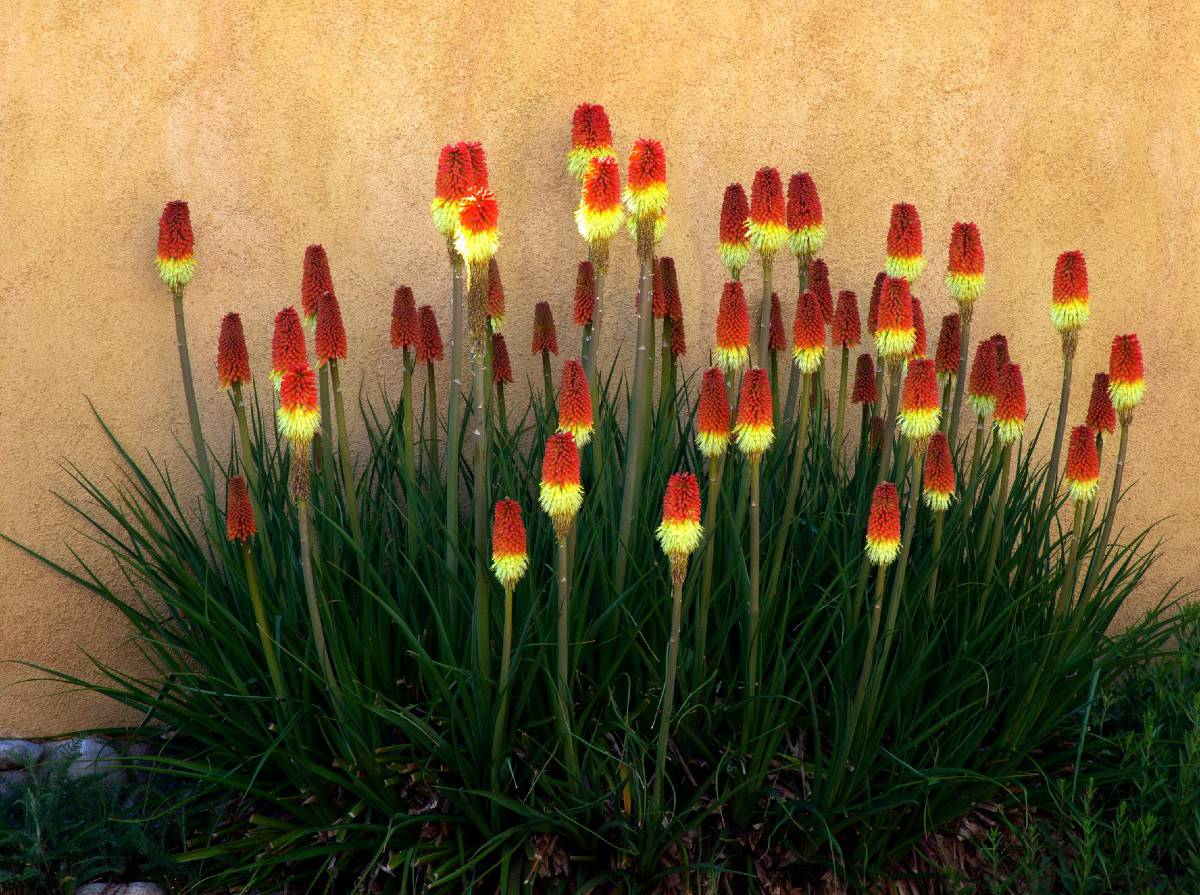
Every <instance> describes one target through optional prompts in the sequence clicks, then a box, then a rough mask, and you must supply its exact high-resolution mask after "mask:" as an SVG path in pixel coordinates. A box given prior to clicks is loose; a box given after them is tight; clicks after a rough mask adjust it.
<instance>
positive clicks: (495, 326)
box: [487, 257, 504, 333]
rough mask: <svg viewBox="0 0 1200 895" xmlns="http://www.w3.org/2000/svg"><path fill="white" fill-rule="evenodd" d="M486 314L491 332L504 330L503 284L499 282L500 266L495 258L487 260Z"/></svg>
mask: <svg viewBox="0 0 1200 895" xmlns="http://www.w3.org/2000/svg"><path fill="white" fill-rule="evenodd" d="M487 314H488V322H489V323H490V324H491V326H492V332H494V333H498V332H500V330H502V329H503V328H504V283H503V282H501V280H500V265H499V264H497V263H496V259H495V257H492V258H490V259H488V296H487Z"/></svg>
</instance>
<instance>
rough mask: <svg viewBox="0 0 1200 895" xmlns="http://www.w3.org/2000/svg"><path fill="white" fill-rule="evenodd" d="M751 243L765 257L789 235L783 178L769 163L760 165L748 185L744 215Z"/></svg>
mask: <svg viewBox="0 0 1200 895" xmlns="http://www.w3.org/2000/svg"><path fill="white" fill-rule="evenodd" d="M746 235H747V236H748V237H749V238H750V245H752V246H754V248H755V250H756V251H757V252H758V253H759V254H760V255H762V256H763V258H764V259H765V260H768V261H769V260H770V259H771V258H772V257H774V255H775V253H776V252H778V251H779V250H780V249H781V248H783V245H784V243H785V242H787V239H788V226H787V206H786V204H785V200H784V196H783V181H782V180H780V178H779V172H778V171H777V170H776V169H775V168H772V167H769V166H765V167H762V168H759V169H758V171H757V172H756V173H755V175H754V183H753V184H752V185H751V187H750V214H749V215H748V216H747V217H746Z"/></svg>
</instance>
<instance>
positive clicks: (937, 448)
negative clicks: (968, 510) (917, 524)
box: [925, 432, 954, 513]
mask: <svg viewBox="0 0 1200 895" xmlns="http://www.w3.org/2000/svg"><path fill="white" fill-rule="evenodd" d="M953 498H954V458H953V457H951V455H950V442H949V440H948V439H947V438H946V433H945V432H934V433H933V436H932V437H931V438H930V439H929V447H928V449H927V450H926V451H925V506H927V507H929V509H931V510H933V511H934V512H935V513H944V512H945V511H946V510H947V509H948V508H949V507H950V501H951V500H952V499H953Z"/></svg>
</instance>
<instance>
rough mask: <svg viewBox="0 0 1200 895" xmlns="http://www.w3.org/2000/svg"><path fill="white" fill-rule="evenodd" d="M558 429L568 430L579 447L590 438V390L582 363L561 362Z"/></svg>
mask: <svg viewBox="0 0 1200 895" xmlns="http://www.w3.org/2000/svg"><path fill="white" fill-rule="evenodd" d="M558 431H559V432H570V433H571V435H573V436H574V437H575V444H577V445H578V446H579V447H583V446H584V445H586V444H587V443H588V442H589V441H590V440H591V438H592V392H591V389H590V388H589V387H588V381H587V374H586V373H585V372H584V370H583V364H581V363H580V362H579V361H577V360H574V359H572V360H569V361H567V362H566V363H565V364H563V371H562V387H561V388H560V389H559V390H558Z"/></svg>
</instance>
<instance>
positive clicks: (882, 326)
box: [875, 277, 917, 360]
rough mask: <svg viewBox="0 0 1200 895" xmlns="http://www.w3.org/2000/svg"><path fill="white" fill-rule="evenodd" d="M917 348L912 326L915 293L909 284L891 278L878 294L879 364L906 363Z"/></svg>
mask: <svg viewBox="0 0 1200 895" xmlns="http://www.w3.org/2000/svg"><path fill="white" fill-rule="evenodd" d="M916 344H917V328H916V324H915V323H914V322H913V300H912V292H911V291H910V290H909V286H908V280H906V279H903V278H900V277H888V278H887V279H885V280H884V281H883V288H882V289H880V291H879V314H878V316H877V318H876V321H875V350H876V353H878V355H879V358H880V360H884V359H903V358H906V357H908V356H909V355H910V354H912V351H913V348H914V347H915V346H916Z"/></svg>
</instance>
